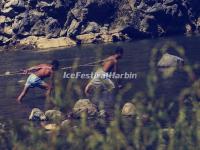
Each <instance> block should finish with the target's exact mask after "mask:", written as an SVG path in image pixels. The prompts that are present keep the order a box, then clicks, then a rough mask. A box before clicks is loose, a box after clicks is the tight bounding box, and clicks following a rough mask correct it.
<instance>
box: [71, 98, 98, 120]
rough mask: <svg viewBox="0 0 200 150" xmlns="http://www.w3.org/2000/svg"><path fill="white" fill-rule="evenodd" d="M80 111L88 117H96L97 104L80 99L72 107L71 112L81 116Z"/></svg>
mask: <svg viewBox="0 0 200 150" xmlns="http://www.w3.org/2000/svg"><path fill="white" fill-rule="evenodd" d="M82 113H86V114H87V116H88V117H96V116H97V115H98V109H97V106H96V105H94V104H93V103H92V102H91V101H90V100H89V99H80V100H78V101H77V102H76V103H75V105H74V107H73V114H74V116H75V117H81V114H82Z"/></svg>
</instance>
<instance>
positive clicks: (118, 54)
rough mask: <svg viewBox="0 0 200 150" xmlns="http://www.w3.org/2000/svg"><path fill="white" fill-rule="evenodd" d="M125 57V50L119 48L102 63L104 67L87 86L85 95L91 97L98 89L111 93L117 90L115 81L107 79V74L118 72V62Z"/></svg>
mask: <svg viewBox="0 0 200 150" xmlns="http://www.w3.org/2000/svg"><path fill="white" fill-rule="evenodd" d="M122 56H123V49H122V48H121V47H118V48H117V49H116V51H115V53H114V54H113V55H112V56H110V57H108V58H106V59H104V60H103V61H101V62H100V63H102V67H101V68H99V69H98V70H97V71H96V73H95V74H97V76H95V77H94V78H93V79H92V80H91V81H90V82H89V83H88V85H87V86H86V88H85V94H86V95H89V93H90V92H91V90H92V88H98V87H103V89H105V90H107V91H111V90H112V89H114V88H115V84H114V83H113V81H112V80H111V79H109V78H107V77H106V75H107V73H111V72H117V63H118V60H119V59H121V58H122Z"/></svg>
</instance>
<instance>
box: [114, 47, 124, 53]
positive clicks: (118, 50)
mask: <svg viewBox="0 0 200 150" xmlns="http://www.w3.org/2000/svg"><path fill="white" fill-rule="evenodd" d="M115 54H120V55H123V54H124V49H123V48H122V47H117V48H116V49H115Z"/></svg>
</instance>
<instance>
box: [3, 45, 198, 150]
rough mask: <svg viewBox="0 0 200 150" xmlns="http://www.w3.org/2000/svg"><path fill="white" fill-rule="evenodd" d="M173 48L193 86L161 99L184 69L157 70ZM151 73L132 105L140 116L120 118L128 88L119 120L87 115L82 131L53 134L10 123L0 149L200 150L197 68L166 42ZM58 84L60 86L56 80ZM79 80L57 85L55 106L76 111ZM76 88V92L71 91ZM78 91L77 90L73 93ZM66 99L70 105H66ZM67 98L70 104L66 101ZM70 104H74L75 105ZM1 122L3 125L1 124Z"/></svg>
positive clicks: (81, 122) (117, 113)
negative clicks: (162, 86)
mask: <svg viewBox="0 0 200 150" xmlns="http://www.w3.org/2000/svg"><path fill="white" fill-rule="evenodd" d="M169 47H172V48H174V49H176V51H177V52H178V54H179V55H180V56H181V57H182V58H184V60H185V62H186V65H185V66H184V67H183V68H182V69H181V71H182V72H184V73H185V74H186V76H187V79H188V81H186V82H188V84H187V86H186V87H185V88H183V89H182V90H180V92H179V93H177V95H178V96H175V97H173V96H171V95H168V96H166V95H162V94H160V95H157V94H156V91H157V90H158V88H159V87H158V85H159V84H158V82H159V81H161V80H168V79H169V78H171V77H172V76H173V75H174V74H175V72H177V71H180V68H176V69H175V70H173V71H171V70H170V72H168V71H167V70H166V71H164V72H163V73H160V71H158V69H157V67H156V62H157V61H156V55H157V54H158V53H164V52H165V51H166V50H167V49H168V48H169ZM150 60H151V61H150V68H151V69H150V71H149V74H148V77H147V80H146V84H147V87H148V90H147V91H141V92H139V93H135V94H134V97H133V100H130V102H133V103H134V104H135V106H136V108H137V116H136V117H124V116H122V115H121V108H122V107H121V104H120V103H122V99H123V94H124V93H126V92H127V91H129V90H131V86H130V85H129V84H128V85H126V86H125V87H124V89H123V90H122V91H121V92H119V94H118V95H117V96H116V103H115V111H114V117H113V118H112V119H111V120H106V119H93V120H88V119H87V116H86V115H85V114H83V115H82V118H81V119H80V120H78V126H74V125H72V124H71V125H69V126H68V127H65V128H60V129H58V130H54V131H46V130H45V129H43V128H41V127H39V126H38V125H36V123H33V122H30V123H27V124H24V123H23V122H18V121H17V122H16V121H10V122H7V123H5V124H6V127H3V125H1V126H0V149H2V150H7V149H8V150H9V149H14V150H46V149H48V150H51V149H52V150H55V149H58V150H62V149H73V150H79V149H80V150H84V149H89V150H90V149H91V150H93V149H95V150H98V149H99V150H102V149H105V150H123V149H126V150H175V149H176V150H179V149H180V150H198V149H200V144H199V143H200V102H199V98H200V80H197V79H196V80H194V78H193V76H194V72H193V70H195V69H196V67H198V64H194V65H192V66H191V65H190V64H189V62H188V61H187V58H186V57H185V54H184V50H183V48H182V47H180V46H179V45H176V44H174V43H167V44H166V45H164V46H163V48H162V49H159V50H158V49H156V48H155V49H153V50H152V56H151V59H150ZM56 84H58V85H59V84H61V83H60V81H56ZM78 84H79V81H77V80H71V81H69V82H68V84H67V87H66V89H64V90H63V89H61V88H60V86H57V88H56V90H55V95H54V98H53V99H55V100H56V101H54V103H55V104H56V105H57V107H58V108H60V109H64V108H65V107H66V106H68V107H69V106H70V107H71V106H72V105H73V104H74V100H73V98H72V95H67V96H66V94H64V92H65V90H68V91H71V93H73V90H74V92H75V93H76V94H80V95H82V92H81V88H80V87H79V86H78ZM72 87H73V88H72ZM72 89H73V90H72ZM63 95H65V98H64V99H65V101H63V100H62V99H63ZM66 99H67V100H66ZM70 99H71V100H70ZM0 121H2V120H0Z"/></svg>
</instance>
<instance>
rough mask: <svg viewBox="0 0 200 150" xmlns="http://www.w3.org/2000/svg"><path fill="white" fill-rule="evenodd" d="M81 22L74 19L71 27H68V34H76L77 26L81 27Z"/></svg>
mask: <svg viewBox="0 0 200 150" xmlns="http://www.w3.org/2000/svg"><path fill="white" fill-rule="evenodd" d="M79 25H80V22H78V21H77V20H76V19H73V20H72V22H71V24H70V26H69V28H68V29H67V36H71V35H74V34H75V33H76V32H77V28H78V27H79Z"/></svg>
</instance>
